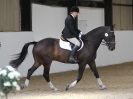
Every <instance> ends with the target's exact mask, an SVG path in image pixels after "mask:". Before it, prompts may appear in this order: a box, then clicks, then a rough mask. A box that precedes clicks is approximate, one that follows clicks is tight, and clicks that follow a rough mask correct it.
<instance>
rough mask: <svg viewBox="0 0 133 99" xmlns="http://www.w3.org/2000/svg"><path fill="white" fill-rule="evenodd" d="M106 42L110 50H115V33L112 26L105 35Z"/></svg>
mask: <svg viewBox="0 0 133 99" xmlns="http://www.w3.org/2000/svg"><path fill="white" fill-rule="evenodd" d="M103 39H104V44H105V45H106V46H107V47H108V49H109V50H111V51H113V50H114V49H115V35H114V31H111V30H110V28H109V29H108V30H107V31H106V32H105V33H104V35H103Z"/></svg>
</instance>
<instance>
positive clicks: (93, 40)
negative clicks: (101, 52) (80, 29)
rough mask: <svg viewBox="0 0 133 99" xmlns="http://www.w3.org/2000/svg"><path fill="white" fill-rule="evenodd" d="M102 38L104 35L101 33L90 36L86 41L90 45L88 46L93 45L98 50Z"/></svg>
mask: <svg viewBox="0 0 133 99" xmlns="http://www.w3.org/2000/svg"><path fill="white" fill-rule="evenodd" d="M102 39H103V37H102V35H100V34H97V35H96V34H93V35H90V37H89V38H88V41H87V42H86V45H87V46H88V48H90V47H93V49H94V50H95V51H96V50H97V49H98V47H99V46H100V44H101V42H102Z"/></svg>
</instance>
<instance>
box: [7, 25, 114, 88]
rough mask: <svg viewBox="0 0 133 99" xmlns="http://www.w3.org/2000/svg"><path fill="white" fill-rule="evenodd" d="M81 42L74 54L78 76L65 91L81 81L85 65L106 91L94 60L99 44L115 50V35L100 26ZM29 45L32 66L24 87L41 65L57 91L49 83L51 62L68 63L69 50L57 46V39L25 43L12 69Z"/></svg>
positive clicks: (22, 59) (24, 54) (109, 28)
mask: <svg viewBox="0 0 133 99" xmlns="http://www.w3.org/2000/svg"><path fill="white" fill-rule="evenodd" d="M82 41H83V42H84V46H83V48H82V49H81V50H79V51H78V52H77V53H76V56H77V60H78V62H77V64H78V66H79V68H78V75H77V79H75V80H74V81H73V82H71V83H70V84H68V85H67V86H66V90H69V89H70V88H72V87H74V86H76V84H77V83H78V82H79V81H80V80H81V79H82V76H83V73H84V70H85V68H86V65H89V67H90V69H91V71H92V72H93V74H94V76H95V78H96V80H97V83H98V86H99V88H100V89H106V86H105V85H104V84H103V82H102V80H101V78H100V76H99V73H98V71H97V68H96V64H95V59H96V53H97V50H98V48H99V46H100V44H102V43H103V44H104V45H106V46H107V48H108V49H109V50H110V51H113V50H114V49H115V34H114V31H112V30H111V27H109V26H100V27H97V28H95V29H93V30H91V31H90V32H88V33H86V34H84V35H83V36H82ZM29 45H34V46H33V50H32V54H33V58H34V64H33V66H32V67H31V68H30V69H29V70H28V73H27V78H26V80H25V87H28V85H29V81H30V78H31V75H32V74H33V72H34V71H35V70H36V69H37V68H38V67H39V66H41V65H43V67H44V71H43V77H44V79H45V80H46V82H47V83H48V85H49V87H50V89H52V90H58V89H57V88H56V87H55V86H54V85H53V84H52V82H51V81H50V77H49V71H50V66H51V63H52V61H59V62H62V63H68V59H69V55H70V50H66V49H62V48H60V46H59V39H56V38H44V39H42V40H40V41H38V42H36V41H33V42H28V43H26V44H25V45H24V46H23V48H22V51H21V52H20V53H19V54H17V55H18V56H17V57H16V59H14V60H11V61H10V63H9V64H10V65H11V66H12V67H14V68H16V69H17V68H18V67H19V66H20V64H21V63H22V62H23V61H24V59H25V58H26V55H27V53H28V47H29Z"/></svg>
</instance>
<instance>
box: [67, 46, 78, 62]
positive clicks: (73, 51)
mask: <svg viewBox="0 0 133 99" xmlns="http://www.w3.org/2000/svg"><path fill="white" fill-rule="evenodd" d="M78 48H79V47H78V46H74V47H73V49H72V51H71V53H70V57H69V62H70V63H77V60H76V59H75V58H74V56H75V53H76V52H77V50H78Z"/></svg>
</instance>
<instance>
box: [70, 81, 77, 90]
mask: <svg viewBox="0 0 133 99" xmlns="http://www.w3.org/2000/svg"><path fill="white" fill-rule="evenodd" d="M76 84H77V80H75V81H74V82H72V83H71V84H70V85H69V88H72V87H74V86H75V85H76Z"/></svg>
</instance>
